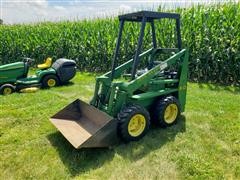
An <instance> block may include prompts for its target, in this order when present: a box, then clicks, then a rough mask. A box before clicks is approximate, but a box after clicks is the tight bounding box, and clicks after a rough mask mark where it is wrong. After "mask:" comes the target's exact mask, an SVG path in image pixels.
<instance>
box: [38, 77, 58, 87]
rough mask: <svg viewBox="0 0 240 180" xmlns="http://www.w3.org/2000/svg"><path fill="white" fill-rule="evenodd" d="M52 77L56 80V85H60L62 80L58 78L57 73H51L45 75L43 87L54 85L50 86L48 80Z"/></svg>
mask: <svg viewBox="0 0 240 180" xmlns="http://www.w3.org/2000/svg"><path fill="white" fill-rule="evenodd" d="M50 79H53V80H55V82H56V84H55V85H54V86H58V85H59V84H60V80H59V79H58V77H57V76H56V75H54V74H51V75H46V76H44V77H43V79H42V81H41V83H42V85H41V87H42V88H50V87H54V86H49V85H48V81H49V80H50Z"/></svg>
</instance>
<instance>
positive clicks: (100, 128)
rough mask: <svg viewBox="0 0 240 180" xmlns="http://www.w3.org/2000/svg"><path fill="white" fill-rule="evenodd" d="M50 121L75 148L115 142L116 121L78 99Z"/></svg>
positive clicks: (99, 145)
mask: <svg viewBox="0 0 240 180" xmlns="http://www.w3.org/2000/svg"><path fill="white" fill-rule="evenodd" d="M50 121H51V122H52V123H53V125H54V126H55V127H56V128H57V129H58V130H59V131H60V132H61V133H62V134H63V136H64V137H65V138H66V139H67V140H68V141H69V142H70V143H71V144H72V145H73V146H74V147H75V148H76V149H80V148H94V147H108V146H111V145H113V144H115V143H116V142H117V121H116V120H115V119H113V117H111V116H109V115H108V114H106V113H104V112H102V111H100V110H98V109H97V108H95V107H93V106H91V105H89V104H87V103H85V102H83V101H81V100H79V99H77V100H75V101H74V102H72V103H71V104H69V105H68V106H66V107H65V108H64V109H62V110H61V111H59V112H58V113H57V114H55V115H54V116H52V117H51V119H50Z"/></svg>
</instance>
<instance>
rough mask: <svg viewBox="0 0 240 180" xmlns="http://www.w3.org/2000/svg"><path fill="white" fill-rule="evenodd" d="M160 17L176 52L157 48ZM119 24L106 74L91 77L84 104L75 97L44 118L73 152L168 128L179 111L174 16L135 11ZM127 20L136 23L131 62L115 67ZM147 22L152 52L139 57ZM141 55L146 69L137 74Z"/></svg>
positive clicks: (182, 53) (180, 71)
mask: <svg viewBox="0 0 240 180" xmlns="http://www.w3.org/2000/svg"><path fill="white" fill-rule="evenodd" d="M163 18H164V19H166V18H168V19H173V20H174V21H176V37H177V38H176V44H177V48H158V47H157V40H156V33H155V24H154V22H155V21H156V20H161V19H163ZM119 20H120V30H119V34H118V39H117V44H116V50H115V54H114V57H113V63H112V70H111V71H110V72H108V73H106V74H104V75H102V76H100V77H97V78H96V84H95V92H94V95H93V98H92V100H91V102H90V105H89V104H87V103H85V102H83V101H81V100H79V99H77V100H75V101H74V102H73V103H71V104H70V105H68V106H66V107H65V108H64V109H62V110H61V111H60V112H58V113H57V114H55V115H54V116H52V117H51V119H50V121H51V122H52V123H53V124H54V125H55V127H57V129H58V130H59V131H60V132H61V133H62V134H63V135H64V136H65V138H66V139H67V140H68V141H69V142H70V143H71V144H72V145H73V146H74V147H75V148H77V149H79V148H90V147H108V146H111V145H114V144H115V143H116V142H117V141H118V139H122V140H123V141H125V142H129V141H136V140H139V139H140V138H142V137H143V136H144V135H145V134H146V133H147V131H148V130H149V126H150V123H153V124H157V125H160V126H162V127H168V126H170V125H173V124H174V123H176V122H177V120H178V118H179V115H180V113H181V112H184V109H185V102H186V90H187V74H188V58H189V55H188V51H187V50H186V49H182V48H181V34H180V15H179V14H175V13H160V12H151V11H140V12H136V13H130V14H125V15H120V16H119ZM127 22H136V23H140V25H141V28H140V34H139V38H138V44H137V47H136V52H135V56H134V58H133V59H131V60H129V61H127V62H125V63H124V64H122V65H120V66H118V67H117V64H118V63H117V61H118V59H119V58H118V55H119V49H120V42H121V38H122V32H123V28H124V25H125V24H126V23H127ZM147 23H149V24H150V26H151V35H152V48H151V49H149V50H147V51H145V52H143V53H141V49H142V43H143V37H144V34H145V33H144V30H145V26H146V24H147ZM162 54H164V55H169V56H168V58H167V59H164V60H161V61H160V60H159V59H158V57H159V55H162ZM146 57H148V60H147V61H148V62H147V63H148V64H147V67H146V68H145V69H144V70H138V68H139V67H140V66H139V65H140V62H142V61H141V60H143V59H144V58H146ZM126 72H131V73H130V74H125V73H126ZM122 77H125V78H127V80H124V79H123V78H122Z"/></svg>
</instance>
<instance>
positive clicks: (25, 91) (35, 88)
mask: <svg viewBox="0 0 240 180" xmlns="http://www.w3.org/2000/svg"><path fill="white" fill-rule="evenodd" d="M38 89H39V88H37V87H30V88H24V89H21V90H20V92H21V93H34V92H36V91H37V90H38Z"/></svg>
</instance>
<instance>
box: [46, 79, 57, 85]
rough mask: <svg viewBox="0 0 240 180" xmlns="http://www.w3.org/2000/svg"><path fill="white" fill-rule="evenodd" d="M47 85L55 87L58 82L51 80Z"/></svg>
mask: <svg viewBox="0 0 240 180" xmlns="http://www.w3.org/2000/svg"><path fill="white" fill-rule="evenodd" d="M47 84H48V86H49V87H53V86H55V85H56V80H55V79H49V80H48V81H47Z"/></svg>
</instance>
